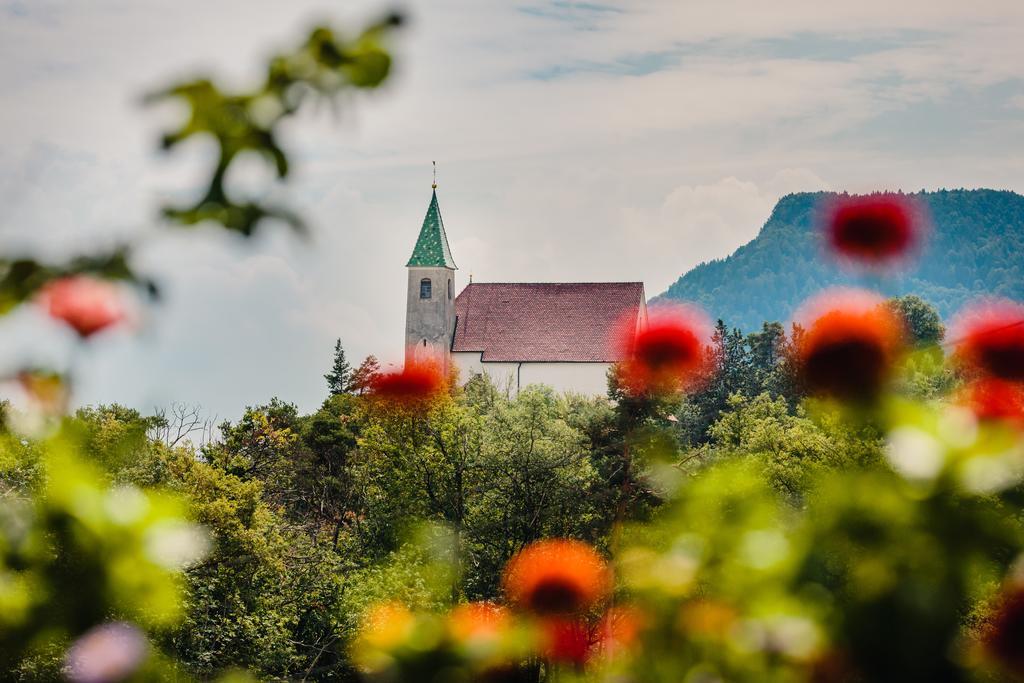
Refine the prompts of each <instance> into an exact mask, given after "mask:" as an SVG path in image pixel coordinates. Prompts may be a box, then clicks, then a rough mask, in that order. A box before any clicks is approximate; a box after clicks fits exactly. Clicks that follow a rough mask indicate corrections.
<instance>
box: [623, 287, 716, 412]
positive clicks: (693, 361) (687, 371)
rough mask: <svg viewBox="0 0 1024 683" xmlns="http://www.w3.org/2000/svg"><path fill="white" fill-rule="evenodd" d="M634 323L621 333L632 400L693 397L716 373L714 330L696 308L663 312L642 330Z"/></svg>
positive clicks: (625, 382)
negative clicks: (712, 347) (670, 395)
mask: <svg viewBox="0 0 1024 683" xmlns="http://www.w3.org/2000/svg"><path fill="white" fill-rule="evenodd" d="M635 325H636V321H635V320H632V319H630V320H627V321H625V322H624V323H622V324H621V325H620V327H619V348H620V350H621V352H622V355H623V356H624V357H625V358H626V360H625V361H623V362H622V363H621V364H620V367H619V379H620V382H621V384H622V387H623V388H624V389H625V390H626V391H627V392H628V393H630V394H632V395H643V394H666V393H672V392H676V391H693V390H695V389H699V388H700V387H701V386H702V385H703V384H704V383H705V382H707V380H708V378H709V375H710V372H711V370H712V363H711V359H710V355H709V353H708V351H709V345H710V342H711V329H712V328H711V324H710V322H709V321H708V318H707V316H706V315H705V314H704V312H703V311H701V310H699V309H697V308H695V307H692V306H659V307H657V308H654V309H652V310H651V312H650V314H649V316H648V320H647V323H646V325H644V326H643V327H641V328H640V329H639V330H637V329H636V328H635Z"/></svg>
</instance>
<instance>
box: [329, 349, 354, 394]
mask: <svg viewBox="0 0 1024 683" xmlns="http://www.w3.org/2000/svg"><path fill="white" fill-rule="evenodd" d="M351 374H352V366H351V365H349V362H348V361H347V360H345V349H343V348H342V347H341V340H340V339H339V340H338V341H336V342H335V343H334V365H333V366H332V367H331V371H330V372H329V373H327V374H326V375H324V379H326V380H327V390H328V391H329V392H330V394H331V396H337V395H338V394H346V393H348V392H349V391H350V387H349V377H350V375H351Z"/></svg>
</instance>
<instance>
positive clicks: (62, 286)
mask: <svg viewBox="0 0 1024 683" xmlns="http://www.w3.org/2000/svg"><path fill="white" fill-rule="evenodd" d="M40 301H41V303H42V305H43V306H44V307H45V309H46V311H47V313H49V315H50V317H51V318H55V319H57V320H63V321H64V322H65V323H67V324H68V325H70V326H71V327H72V328H73V329H74V330H75V331H76V332H78V334H79V335H80V336H81V337H82V338H83V339H84V338H87V337H90V336H92V335H94V334H96V333H97V332H99V331H100V330H103V329H106V328H107V327H110V326H111V325H115V324H117V323H119V322H121V321H122V320H124V318H125V309H124V306H123V302H122V299H121V295H120V293H119V292H118V290H117V287H115V286H114V285H112V284H110V283H109V282H106V281H103V280H98V279H96V278H93V277H89V276H86V275H72V276H69V277H64V278H61V279H59V280H54V281H53V282H50V283H48V284H47V285H46V286H45V287H43V289H42V292H41V293H40Z"/></svg>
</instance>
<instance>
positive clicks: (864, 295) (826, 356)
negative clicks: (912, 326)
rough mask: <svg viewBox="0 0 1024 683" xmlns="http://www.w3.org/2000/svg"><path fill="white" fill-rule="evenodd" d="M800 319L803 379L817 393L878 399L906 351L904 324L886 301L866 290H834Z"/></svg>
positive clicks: (800, 314) (803, 310)
mask: <svg viewBox="0 0 1024 683" xmlns="http://www.w3.org/2000/svg"><path fill="white" fill-rule="evenodd" d="M796 318H797V322H798V323H799V324H800V325H802V326H803V327H804V329H805V330H806V332H805V333H804V334H803V335H802V336H801V337H800V338H799V339H798V341H797V361H798V368H799V373H800V376H801V379H802V381H803V383H804V385H805V386H806V387H807V389H808V390H809V391H810V392H811V393H814V394H821V395H825V396H831V397H833V398H837V399H842V400H851V401H867V400H871V399H873V398H875V397H876V396H877V395H878V393H879V392H880V391H881V389H882V387H883V386H884V384H885V381H886V380H887V379H888V377H889V375H890V373H891V371H892V368H893V364H894V362H895V360H896V358H897V356H898V355H899V353H900V352H901V351H902V349H903V342H904V340H903V332H904V330H903V324H902V322H901V320H900V319H899V318H898V317H897V316H896V314H895V313H893V312H892V311H891V310H890V309H889V307H887V306H885V302H884V300H883V299H882V298H881V297H879V296H877V295H875V294H872V293H870V292H865V291H861V290H831V291H827V292H824V293H823V294H820V295H819V296H817V297H815V298H814V299H812V300H811V301H809V302H807V303H805V304H804V305H803V306H802V307H801V309H800V311H799V312H798V313H797V316H796Z"/></svg>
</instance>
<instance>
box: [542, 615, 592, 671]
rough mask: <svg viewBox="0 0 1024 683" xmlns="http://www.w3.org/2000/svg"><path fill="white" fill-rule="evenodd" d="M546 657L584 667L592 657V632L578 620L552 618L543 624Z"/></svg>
mask: <svg viewBox="0 0 1024 683" xmlns="http://www.w3.org/2000/svg"><path fill="white" fill-rule="evenodd" d="M543 632H544V655H545V656H546V657H547V658H548V659H550V660H551V661H553V662H561V663H565V664H573V665H575V666H577V667H582V666H583V664H585V663H586V661H587V659H588V657H589V656H590V646H591V642H590V631H589V629H588V628H587V625H586V624H585V623H583V622H582V621H579V620H577V619H567V618H564V617H550V618H548V619H545V620H544V622H543Z"/></svg>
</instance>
